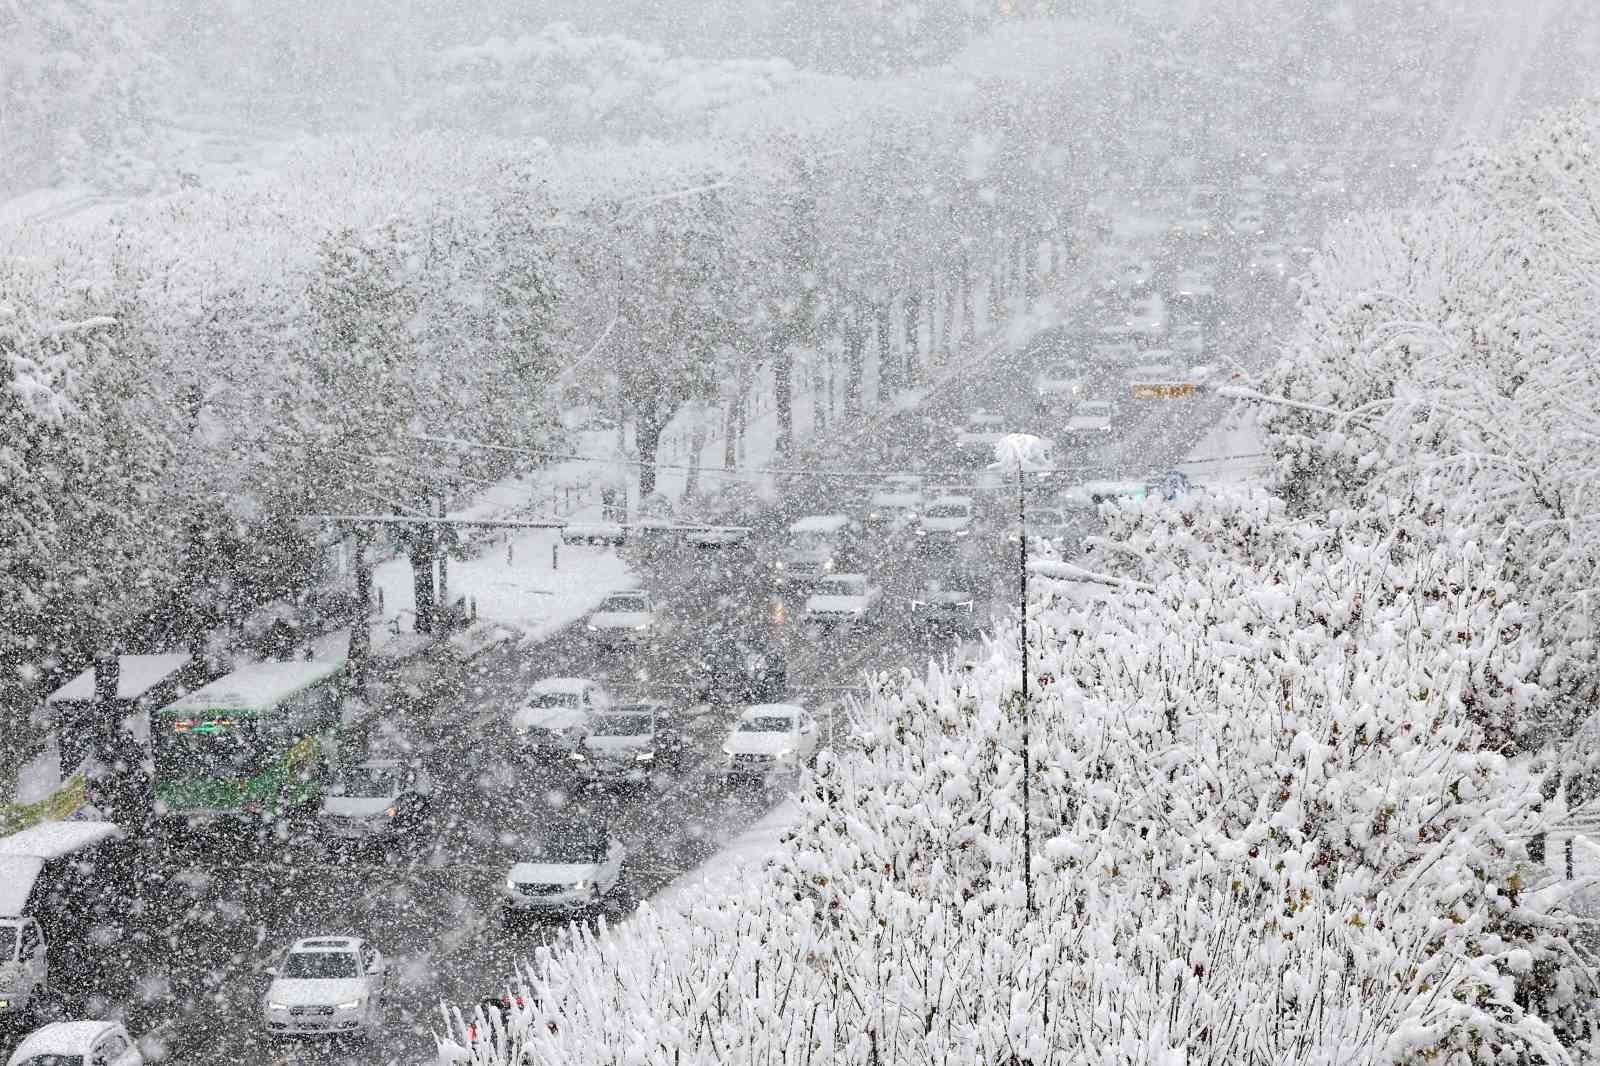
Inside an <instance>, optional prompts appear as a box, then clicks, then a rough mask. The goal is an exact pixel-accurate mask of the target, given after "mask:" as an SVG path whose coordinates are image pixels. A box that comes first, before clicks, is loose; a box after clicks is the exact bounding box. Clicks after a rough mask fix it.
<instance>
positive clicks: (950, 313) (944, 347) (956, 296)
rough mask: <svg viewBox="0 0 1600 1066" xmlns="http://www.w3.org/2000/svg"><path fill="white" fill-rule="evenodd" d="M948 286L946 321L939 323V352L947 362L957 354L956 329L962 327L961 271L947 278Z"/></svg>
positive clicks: (945, 305)
mask: <svg viewBox="0 0 1600 1066" xmlns="http://www.w3.org/2000/svg"><path fill="white" fill-rule="evenodd" d="M945 284H946V286H947V287H948V288H947V291H946V292H945V302H944V321H943V322H941V323H940V324H939V334H940V337H941V343H940V345H939V352H940V354H941V357H942V358H943V360H944V361H945V362H949V361H950V357H951V356H952V355H954V354H955V348H956V330H957V329H959V328H960V326H959V323H960V321H961V285H962V278H961V274H960V272H959V271H956V272H954V273H952V274H951V275H950V276H949V277H948V278H946V279H945Z"/></svg>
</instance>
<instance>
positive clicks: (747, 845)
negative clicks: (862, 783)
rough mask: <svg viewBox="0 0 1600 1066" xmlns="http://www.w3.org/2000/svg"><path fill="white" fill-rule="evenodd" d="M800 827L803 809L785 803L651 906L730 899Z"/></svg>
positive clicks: (662, 908)
mask: <svg viewBox="0 0 1600 1066" xmlns="http://www.w3.org/2000/svg"><path fill="white" fill-rule="evenodd" d="M799 824H800V807H799V805H798V804H796V803H795V802H794V800H792V799H786V800H784V801H783V802H781V803H779V804H778V805H777V806H776V807H774V808H773V809H772V810H771V811H768V812H767V814H766V816H765V817H763V818H762V819H761V820H760V821H759V822H757V823H756V824H755V825H753V826H751V827H750V828H749V829H746V830H745V831H744V832H743V833H740V834H739V835H738V836H737V837H735V838H733V840H731V841H729V842H728V843H727V844H726V845H724V846H723V847H722V848H721V849H720V850H718V851H717V853H716V854H715V855H713V856H711V858H709V859H707V860H706V861H705V862H703V863H701V864H700V865H699V866H697V867H695V868H694V869H693V870H690V871H688V872H687V873H684V874H680V875H679V876H678V877H677V878H676V879H674V880H673V881H672V882H671V883H670V884H668V885H667V886H666V887H665V888H663V889H661V891H659V892H657V893H656V894H655V895H654V896H652V897H650V906H651V907H653V908H655V909H656V910H657V911H669V910H682V909H685V908H686V907H687V906H688V905H689V904H692V903H694V902H696V901H699V900H705V899H717V898H724V899H725V898H727V897H728V896H729V894H730V893H729V891H728V889H730V888H731V887H732V886H733V885H736V884H739V883H740V882H742V881H745V880H748V875H749V872H750V871H752V870H755V869H759V868H760V867H761V865H762V864H764V863H765V862H766V861H767V860H768V859H770V858H772V856H774V855H775V854H777V852H778V848H779V845H780V843H781V842H782V840H783V835H784V833H786V832H788V831H789V830H791V829H793V828H794V827H795V826H797V825H799Z"/></svg>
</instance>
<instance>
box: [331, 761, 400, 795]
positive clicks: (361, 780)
mask: <svg viewBox="0 0 1600 1066" xmlns="http://www.w3.org/2000/svg"><path fill="white" fill-rule="evenodd" d="M339 784H341V785H343V786H344V792H345V795H347V796H393V795H394V794H395V793H396V792H398V791H399V790H400V768H399V767H397V766H351V767H349V768H347V769H346V770H344V772H342V773H341V774H340V775H339Z"/></svg>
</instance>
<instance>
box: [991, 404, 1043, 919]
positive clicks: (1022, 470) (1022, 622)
mask: <svg viewBox="0 0 1600 1066" xmlns="http://www.w3.org/2000/svg"><path fill="white" fill-rule="evenodd" d="M1048 448H1049V446H1048V445H1047V444H1046V443H1045V442H1044V441H1043V440H1041V439H1040V438H1038V437H1035V436H1032V435H1030V434H1027V433H1011V434H1007V435H1006V436H1004V437H1002V438H1000V440H998V441H997V442H995V447H994V450H995V462H994V466H995V467H997V468H999V469H1000V470H1002V471H1008V472H1009V471H1010V470H1011V469H1013V468H1015V470H1016V472H1017V524H1018V542H1019V543H1020V545H1021V549H1020V550H1019V551H1018V553H1017V595H1018V597H1019V600H1020V602H1019V603H1018V611H1017V616H1018V619H1019V624H1018V628H1019V631H1020V636H1021V640H1022V888H1023V893H1024V895H1025V897H1026V900H1027V907H1028V912H1029V913H1030V914H1031V913H1033V802H1032V790H1033V782H1032V778H1033V751H1032V747H1033V743H1032V742H1033V736H1032V728H1031V726H1032V718H1033V713H1032V707H1031V706H1030V703H1029V693H1028V511H1027V476H1028V471H1030V470H1042V469H1044V468H1045V465H1046V462H1047V461H1048Z"/></svg>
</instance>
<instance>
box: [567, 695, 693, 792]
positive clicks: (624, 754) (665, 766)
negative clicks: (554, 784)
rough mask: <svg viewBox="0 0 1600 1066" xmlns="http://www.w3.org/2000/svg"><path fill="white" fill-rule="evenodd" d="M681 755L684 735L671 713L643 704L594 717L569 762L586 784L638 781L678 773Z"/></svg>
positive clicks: (662, 708) (652, 705)
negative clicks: (659, 773)
mask: <svg viewBox="0 0 1600 1066" xmlns="http://www.w3.org/2000/svg"><path fill="white" fill-rule="evenodd" d="M683 756H684V740H683V733H682V731H681V729H680V728H679V727H678V724H677V722H676V721H675V719H674V717H673V714H672V711H671V709H670V708H669V707H667V706H666V705H665V704H660V703H648V702H647V703H626V704H622V705H621V706H619V707H615V708H613V709H611V710H609V711H607V712H606V713H604V714H597V715H595V716H594V718H593V719H591V720H590V722H589V732H588V734H587V735H586V736H585V737H584V738H583V740H582V741H581V742H580V743H579V745H578V750H577V751H574V752H573V753H572V756H571V761H572V763H573V769H574V770H575V771H576V772H577V773H578V774H580V775H581V776H583V777H585V778H587V779H588V780H590V781H611V782H641V781H645V780H647V779H649V778H651V777H652V776H653V775H655V774H656V773H658V772H660V771H668V772H670V771H676V770H678V769H680V768H681V767H682V765H683Z"/></svg>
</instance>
